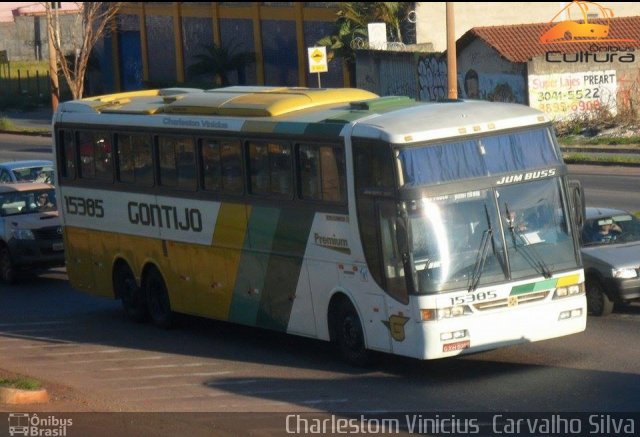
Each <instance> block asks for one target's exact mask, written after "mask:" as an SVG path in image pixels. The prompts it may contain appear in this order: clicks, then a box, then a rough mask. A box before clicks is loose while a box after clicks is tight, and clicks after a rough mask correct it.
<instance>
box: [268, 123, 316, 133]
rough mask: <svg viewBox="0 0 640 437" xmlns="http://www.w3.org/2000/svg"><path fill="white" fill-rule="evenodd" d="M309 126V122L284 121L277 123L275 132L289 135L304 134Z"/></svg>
mask: <svg viewBox="0 0 640 437" xmlns="http://www.w3.org/2000/svg"><path fill="white" fill-rule="evenodd" d="M307 126H308V123H292V122H290V121H282V122H280V123H277V124H276V127H275V129H274V130H273V133H274V134H289V135H297V134H303V133H304V130H305V129H306V128H307Z"/></svg>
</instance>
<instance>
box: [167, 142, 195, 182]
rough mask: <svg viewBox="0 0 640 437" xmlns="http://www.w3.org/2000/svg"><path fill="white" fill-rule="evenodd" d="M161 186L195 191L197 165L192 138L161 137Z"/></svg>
mask: <svg viewBox="0 0 640 437" xmlns="http://www.w3.org/2000/svg"><path fill="white" fill-rule="evenodd" d="M158 146H159V147H158V151H159V153H158V155H159V163H160V185H163V186H166V187H176V188H180V189H184V190H193V189H195V187H196V164H195V153H194V149H195V147H194V141H193V139H192V138H181V137H159V138H158Z"/></svg>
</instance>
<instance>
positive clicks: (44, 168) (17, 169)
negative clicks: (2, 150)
mask: <svg viewBox="0 0 640 437" xmlns="http://www.w3.org/2000/svg"><path fill="white" fill-rule="evenodd" d="M19 182H40V183H46V184H52V183H53V182H54V179H53V162H52V161H48V160H44V159H42V160H40V159H38V160H36V159H33V160H26V161H8V162H2V163H0V184H15V183H19Z"/></svg>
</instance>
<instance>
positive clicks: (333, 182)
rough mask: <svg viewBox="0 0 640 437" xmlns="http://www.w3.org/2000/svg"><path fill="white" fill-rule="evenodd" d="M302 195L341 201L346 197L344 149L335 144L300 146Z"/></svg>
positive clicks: (314, 198) (304, 197) (310, 197)
mask: <svg viewBox="0 0 640 437" xmlns="http://www.w3.org/2000/svg"><path fill="white" fill-rule="evenodd" d="M298 150H299V160H300V196H301V197H302V198H303V199H312V200H324V201H329V202H340V201H344V200H345V199H346V191H347V190H346V181H345V162H344V150H343V149H342V148H340V147H334V146H306V145H301V146H299V149H298Z"/></svg>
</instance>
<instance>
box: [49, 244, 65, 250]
mask: <svg viewBox="0 0 640 437" xmlns="http://www.w3.org/2000/svg"><path fill="white" fill-rule="evenodd" d="M52 249H53V250H55V251H60V250H64V244H62V243H53V246H52Z"/></svg>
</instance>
